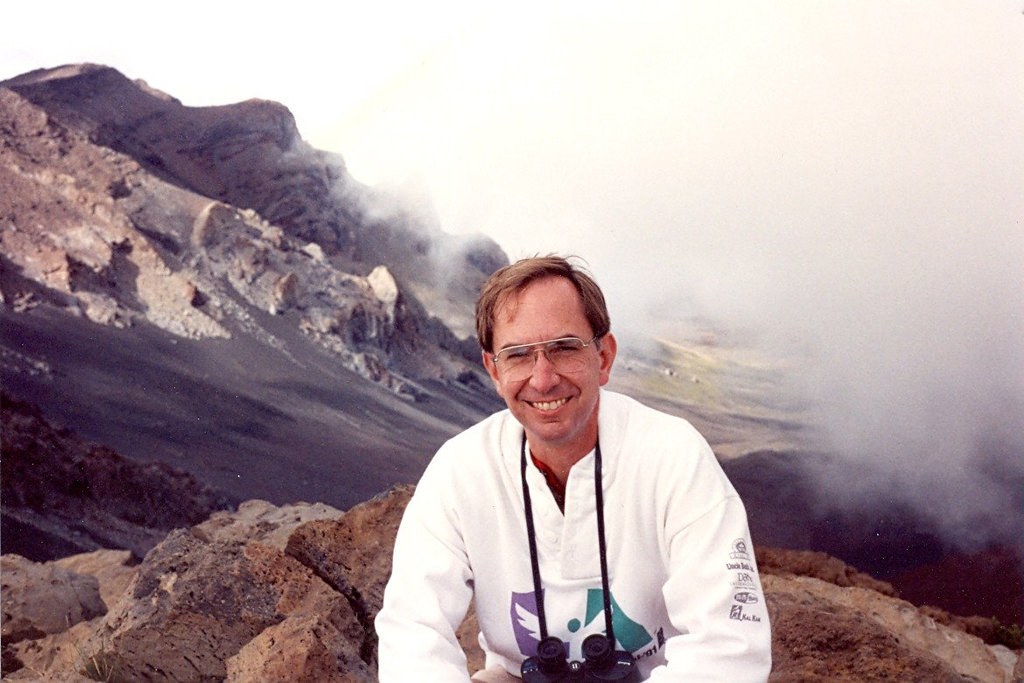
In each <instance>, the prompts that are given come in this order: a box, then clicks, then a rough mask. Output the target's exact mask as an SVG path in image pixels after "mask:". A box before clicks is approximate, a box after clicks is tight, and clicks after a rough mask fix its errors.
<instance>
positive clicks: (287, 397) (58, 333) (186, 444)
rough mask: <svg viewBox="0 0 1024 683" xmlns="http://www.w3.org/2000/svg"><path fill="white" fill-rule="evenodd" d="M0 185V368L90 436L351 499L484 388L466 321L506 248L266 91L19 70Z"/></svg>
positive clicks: (485, 395) (226, 478) (371, 488)
mask: <svg viewBox="0 0 1024 683" xmlns="http://www.w3.org/2000/svg"><path fill="white" fill-rule="evenodd" d="M0 187H3V193H2V195H0V293H2V305H0V319H2V320H0V322H2V324H0V366H2V375H0V378H2V381H3V386H4V388H5V390H6V391H8V392H10V393H11V394H12V395H13V396H15V397H17V398H20V399H22V400H26V401H28V402H30V403H32V404H35V405H37V406H39V407H40V408H41V409H42V410H43V411H44V412H45V413H46V414H47V415H48V416H49V417H51V418H52V419H54V420H56V421H57V422H58V423H59V424H61V425H63V426H65V427H68V428H71V429H74V430H75V431H77V432H79V433H80V434H81V435H82V436H83V437H84V438H86V439H87V440H89V441H93V442H98V443H104V444H108V445H110V446H111V447H113V448H115V449H116V450H117V451H118V452H120V453H122V454H124V455H126V456H127V457H129V458H133V459H140V460H145V461H160V462H164V463H167V464H170V465H172V466H175V467H180V468H182V469H184V470H186V471H188V472H190V473H192V474H193V475H195V476H196V477H198V478H199V479H200V480H202V481H204V482H206V483H208V484H210V485H212V486H215V487H217V488H218V489H221V490H226V491H238V492H243V495H244V496H259V497H263V498H267V499H268V500H274V501H279V502H284V501H294V500H321V501H325V502H330V503H333V504H336V505H340V506H343V507H347V506H349V505H352V504H355V503H357V502H359V501H361V500H365V499H366V498H368V497H369V496H372V495H373V494H375V493H377V492H379V491H381V490H383V489H385V488H387V487H388V486H390V485H391V484H393V483H395V482H396V481H410V480H413V479H415V477H416V476H417V475H418V472H419V471H420V470H421V469H422V466H423V463H424V462H425V459H426V458H427V457H428V456H429V453H430V452H432V451H433V450H434V449H435V448H436V447H437V446H438V445H439V444H440V442H441V441H443V440H444V439H445V438H447V437H448V436H449V435H450V434H451V433H453V432H454V431H456V430H457V429H458V428H460V427H461V426H464V425H466V424H469V423H471V422H473V421H475V420H476V419H478V418H479V417H480V416H481V415H483V414H484V413H486V412H489V411H490V410H492V409H493V408H494V407H495V406H496V405H497V401H496V398H495V397H494V396H493V392H492V391H491V390H490V389H489V388H488V380H487V379H486V375H485V374H484V373H483V371H482V369H480V368H479V362H478V352H477V351H476V350H475V347H474V345H473V344H472V343H467V342H466V341H464V340H465V337H466V335H467V334H468V328H469V322H468V320H469V316H470V315H471V311H472V301H473V298H474V297H475V291H476V289H477V288H478V286H479V283H480V282H481V281H482V279H483V278H484V277H485V276H486V275H487V274H489V273H490V272H491V271H492V270H493V269H494V268H496V267H497V266H498V265H500V264H502V263H504V262H505V256H504V255H503V254H502V253H501V251H500V250H499V249H498V248H497V247H496V246H495V245H494V244H493V243H491V242H489V241H487V240H483V239H476V240H467V239H455V238H452V237H449V236H446V235H444V234H443V233H441V232H440V231H438V230H436V228H432V227H431V226H429V225H424V224H420V223H417V222H415V221H413V219H412V218H411V217H410V214H409V212H408V211H403V210H402V209H400V208H389V207H388V205H387V199H386V198H384V197H381V196H379V195H376V194H375V193H373V192H372V191H371V190H369V189H367V188H364V187H361V186H359V185H358V183H356V182H355V181H354V180H353V179H351V178H350V177H349V176H348V175H347V173H346V171H345V169H344V166H343V164H342V162H341V160H340V159H338V158H332V157H330V156H329V155H325V154H323V153H320V152H317V151H315V150H313V149H311V148H309V147H308V146H307V145H306V144H305V143H304V142H303V141H302V139H301V138H300V137H299V135H298V132H297V131H296V129H295V123H294V120H293V119H292V117H291V114H290V113H289V112H288V110H287V109H286V108H285V107H283V106H282V105H279V104H276V103H271V102H263V101H249V102H243V103H240V104H238V105H232V106H226V107H206V108H191V107H185V106H183V105H181V104H180V103H179V102H178V101H176V100H174V99H173V98H171V97H169V96H167V95H165V94H162V93H159V92H155V91H153V90H151V89H149V88H148V87H147V86H146V85H145V84H144V83H135V82H131V81H129V80H128V79H126V78H125V77H124V76H122V75H121V74H120V73H118V72H117V71H115V70H113V69H110V68H106V67H100V66H92V65H81V66H72V67H64V68H58V69H51V70H45V71H39V72H33V73H31V74H26V75H25V76H22V77H18V78H15V79H12V80H9V81H6V82H3V83H0ZM395 206H397V204H396V205H395ZM443 266H447V267H443ZM428 304H429V306H430V308H429V309H428V308H427V305H428ZM376 460H381V461H383V462H386V463H387V465H386V466H385V467H379V466H376V465H375V464H374V461H376Z"/></svg>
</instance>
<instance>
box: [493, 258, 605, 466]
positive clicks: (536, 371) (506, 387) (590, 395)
mask: <svg viewBox="0 0 1024 683" xmlns="http://www.w3.org/2000/svg"><path fill="white" fill-rule="evenodd" d="M593 336H594V331H593V330H592V329H591V327H590V323H588V322H587V319H586V317H585V316H584V314H583V302H582V301H581V300H580V296H579V293H578V292H577V291H576V288H575V287H574V286H573V284H572V283H571V282H570V281H569V280H566V279H565V278H562V277H547V278H543V279H541V280H537V281H535V282H532V283H530V284H529V285H527V287H526V288H525V289H523V290H522V291H521V292H519V294H518V296H511V297H509V298H508V300H506V301H505V302H504V303H503V304H502V305H501V306H499V307H498V309H497V311H496V315H495V322H494V334H493V339H494V353H497V352H499V351H501V350H502V349H503V348H506V347H509V346H518V345H520V344H531V343H535V342H541V341H547V340H551V339H558V338H561V337H578V338H580V339H582V340H583V341H585V342H589V341H590V340H591V338H592V337H593ZM600 344H601V346H600V349H598V348H597V345H596V344H592V345H590V346H588V347H587V348H586V349H584V350H583V352H584V356H585V359H586V361H585V364H584V366H583V367H582V368H581V369H579V370H575V371H573V372H571V373H561V374H560V373H559V372H558V371H557V370H556V369H555V367H554V366H553V365H552V364H551V363H550V362H549V361H548V359H547V358H546V357H545V356H544V354H543V353H539V352H538V353H537V354H536V359H537V360H536V365H534V367H533V373H532V374H531V375H530V376H529V377H527V378H526V379H522V380H518V381H509V380H508V379H507V378H506V377H503V376H502V373H501V368H500V367H498V366H497V365H496V364H495V362H494V360H493V358H492V354H491V353H488V352H486V351H485V352H484V354H483V359H484V366H485V367H486V368H487V372H488V373H489V374H490V376H491V379H492V380H493V381H494V386H495V388H496V389H497V391H498V394H500V395H501V397H502V398H503V399H505V403H506V404H507V405H508V407H509V410H510V411H512V414H513V415H514V416H515V417H516V419H517V420H519V422H520V423H522V425H523V427H524V428H525V429H526V435H527V438H528V439H529V442H530V449H531V451H532V452H533V453H534V455H536V456H537V457H539V458H545V456H547V455H552V454H560V455H564V456H569V457H576V458H578V457H582V456H583V455H585V454H586V453H587V452H588V451H589V450H590V449H591V448H593V447H594V443H595V442H596V440H597V404H598V397H599V388H600V387H601V386H603V385H604V384H606V383H607V382H608V377H609V374H610V373H611V369H612V363H613V362H614V360H615V350H616V344H615V338H614V337H613V336H612V335H611V334H607V335H605V336H604V337H602V338H601V341H600Z"/></svg>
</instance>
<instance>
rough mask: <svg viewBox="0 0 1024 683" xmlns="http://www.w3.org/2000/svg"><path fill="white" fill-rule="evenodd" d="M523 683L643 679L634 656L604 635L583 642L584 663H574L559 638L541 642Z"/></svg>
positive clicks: (527, 664)
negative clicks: (619, 648) (617, 646)
mask: <svg viewBox="0 0 1024 683" xmlns="http://www.w3.org/2000/svg"><path fill="white" fill-rule="evenodd" d="M520 673H521V674H522V677H523V683H555V682H556V681H582V682H584V683H589V682H591V681H594V682H597V681H626V682H627V683H632V682H634V681H636V682H638V681H639V680H640V672H639V671H637V668H636V664H635V663H634V662H633V657H631V656H630V654H629V653H628V652H624V651H622V650H615V649H614V648H613V647H612V643H611V641H610V640H609V639H608V638H607V637H606V636H604V635H601V634H599V633H595V634H593V635H590V636H587V638H586V639H585V640H584V641H583V661H582V662H576V661H574V662H570V661H568V657H567V656H566V647H565V643H563V642H562V640H561V639H559V638H556V637H555V636H549V637H547V638H545V639H544V640H542V641H540V645H538V646H537V656H536V657H530V658H529V659H527V660H526V661H525V662H523V666H522V668H521V670H520Z"/></svg>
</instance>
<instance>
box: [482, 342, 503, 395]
mask: <svg viewBox="0 0 1024 683" xmlns="http://www.w3.org/2000/svg"><path fill="white" fill-rule="evenodd" d="M480 358H481V359H482V360H483V362H484V369H486V370H487V374H488V375H490V376H491V381H492V382H494V390H495V391H497V392H498V393H499V394H500V393H501V384H500V383H499V382H498V366H496V365H495V364H494V356H492V355H491V354H490V353H488V352H487V351H481V352H480Z"/></svg>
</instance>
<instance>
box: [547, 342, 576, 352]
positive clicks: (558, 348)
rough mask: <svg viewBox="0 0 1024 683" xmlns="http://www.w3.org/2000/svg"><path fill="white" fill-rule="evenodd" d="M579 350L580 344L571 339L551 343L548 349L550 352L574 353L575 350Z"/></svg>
mask: <svg viewBox="0 0 1024 683" xmlns="http://www.w3.org/2000/svg"><path fill="white" fill-rule="evenodd" d="M579 350H580V345H579V344H577V343H575V342H571V341H563V342H558V343H556V344H553V345H551V347H550V348H549V349H548V352H549V353H562V354H568V353H574V352H576V351H579Z"/></svg>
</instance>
